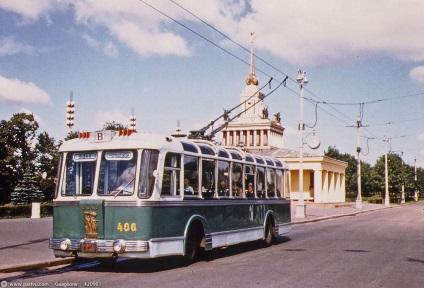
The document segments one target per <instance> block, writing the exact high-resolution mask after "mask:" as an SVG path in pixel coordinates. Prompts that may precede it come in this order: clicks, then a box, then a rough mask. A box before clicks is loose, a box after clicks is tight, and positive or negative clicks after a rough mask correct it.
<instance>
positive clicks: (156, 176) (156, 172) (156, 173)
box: [153, 170, 159, 179]
mask: <svg viewBox="0 0 424 288" xmlns="http://www.w3.org/2000/svg"><path fill="white" fill-rule="evenodd" d="M153 176H154V177H155V178H156V179H157V178H158V177H159V171H158V170H155V171H153Z"/></svg>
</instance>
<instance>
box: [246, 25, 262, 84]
mask: <svg viewBox="0 0 424 288" xmlns="http://www.w3.org/2000/svg"><path fill="white" fill-rule="evenodd" d="M254 40H255V32H250V73H249V76H247V78H246V84H247V85H255V86H257V85H258V84H259V80H258V78H257V77H256V75H255V53H253V51H254V49H253V41H254Z"/></svg>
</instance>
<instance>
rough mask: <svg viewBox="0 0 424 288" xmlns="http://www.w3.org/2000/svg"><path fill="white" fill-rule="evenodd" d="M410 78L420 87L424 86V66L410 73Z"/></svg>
mask: <svg viewBox="0 0 424 288" xmlns="http://www.w3.org/2000/svg"><path fill="white" fill-rule="evenodd" d="M409 77H410V78H411V79H412V81H414V82H415V83H417V84H418V85H421V86H424V66H417V67H415V68H414V69H412V70H411V71H410V72H409Z"/></svg>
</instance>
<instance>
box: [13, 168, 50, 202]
mask: <svg viewBox="0 0 424 288" xmlns="http://www.w3.org/2000/svg"><path fill="white" fill-rule="evenodd" d="M10 198H11V202H12V204H14V205H19V204H29V203H32V202H41V201H43V200H44V195H43V192H42V191H41V190H40V189H39V186H38V181H37V180H36V176H35V175H34V171H31V169H30V170H27V171H26V172H25V174H24V176H23V178H22V180H21V181H20V183H19V185H18V186H17V187H16V188H15V191H14V192H12V193H11V195H10Z"/></svg>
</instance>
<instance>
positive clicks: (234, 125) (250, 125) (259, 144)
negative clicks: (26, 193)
mask: <svg viewBox="0 0 424 288" xmlns="http://www.w3.org/2000/svg"><path fill="white" fill-rule="evenodd" d="M254 36H255V35H254V32H252V33H250V73H249V75H248V76H247V78H246V87H245V88H244V89H243V91H242V92H241V95H240V101H241V106H240V109H241V112H240V114H239V116H238V117H237V118H236V119H235V120H234V121H232V122H229V123H228V124H227V125H226V127H225V128H224V129H223V130H222V144H223V145H225V146H239V147H244V148H246V149H270V148H271V147H275V148H283V132H284V127H283V126H281V123H280V121H281V119H280V116H279V114H276V115H275V116H274V117H275V118H274V119H273V120H270V119H269V115H268V108H266V107H264V105H263V99H264V94H263V93H262V92H261V91H260V90H259V88H258V85H259V79H258V78H257V77H256V75H255V59H254V51H253V40H254Z"/></svg>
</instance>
